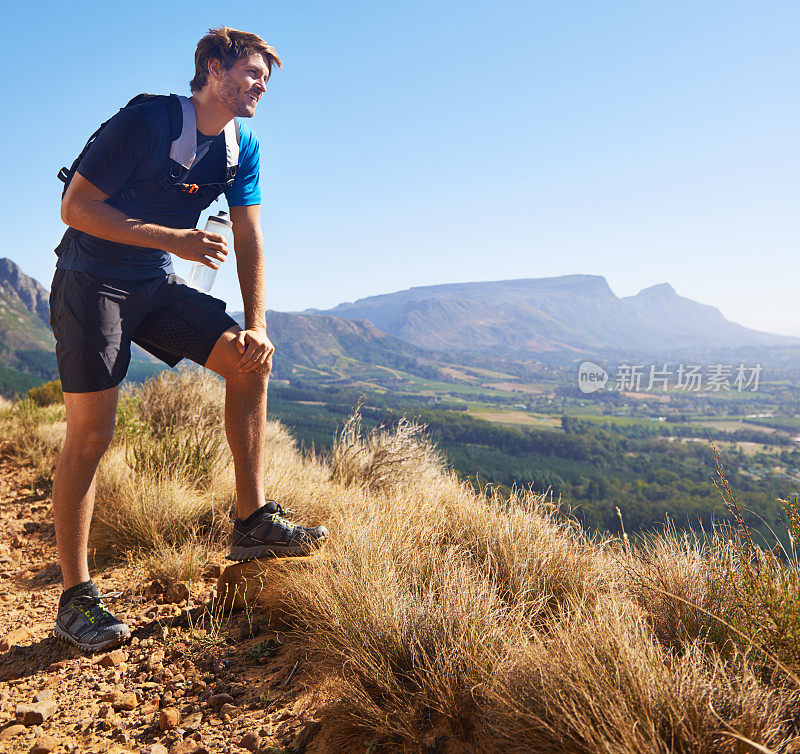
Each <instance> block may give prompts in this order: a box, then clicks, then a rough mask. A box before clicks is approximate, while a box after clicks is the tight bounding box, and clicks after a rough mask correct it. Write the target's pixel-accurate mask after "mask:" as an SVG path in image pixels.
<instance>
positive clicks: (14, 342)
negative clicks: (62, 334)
mask: <svg viewBox="0 0 800 754" xmlns="http://www.w3.org/2000/svg"><path fill="white" fill-rule="evenodd" d="M49 321H50V307H49V305H48V293H47V291H46V290H45V289H44V288H43V287H42V286H41V285H40V284H39V283H38V282H37V281H36V280H34V279H33V278H31V277H28V276H27V275H25V274H24V273H23V272H22V270H20V268H19V267H18V266H17V265H16V264H14V262H12V261H11V260H10V259H0V394H2V393H4V392H6V393H8V392H18V391H21V390H27V389H28V388H29V387H32V386H33V385H36V384H38V383H40V382H42V380H44V379H52V378H53V377H54V376H55V374H56V362H55V353H54V348H55V341H54V339H53V334H52V332H51V330H50V323H49Z"/></svg>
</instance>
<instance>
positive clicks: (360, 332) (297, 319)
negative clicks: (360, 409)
mask: <svg viewBox="0 0 800 754" xmlns="http://www.w3.org/2000/svg"><path fill="white" fill-rule="evenodd" d="M232 316H233V318H234V319H235V320H236V321H237V322H238V323H239V324H240V325H242V326H244V315H243V313H242V312H234V313H232ZM267 322H268V330H269V336H270V339H271V340H272V342H273V344H274V345H275V348H276V353H277V354H278V357H277V358H276V362H275V372H274V374H275V376H276V377H277V378H279V379H281V378H283V379H288V378H291V377H292V375H308V374H309V373H317V374H319V373H327V374H330V375H333V376H336V375H338V376H340V377H342V378H348V377H349V378H353V377H358V376H359V375H361V374H364V373H368V372H371V371H374V369H371V367H378V368H383V369H385V370H388V371H390V370H392V369H400V370H403V371H404V372H408V373H409V374H416V375H421V376H429V377H437V376H439V369H438V368H437V367H436V366H435V358H436V355H435V354H433V353H430V352H427V351H425V350H424V349H421V348H419V347H417V346H414V345H412V344H410V343H407V342H404V341H402V340H400V339H399V338H396V337H394V336H392V335H387V334H386V333H384V332H381V331H380V330H378V329H377V328H375V327H374V326H373V325H372V324H371V323H370V322H365V321H359V320H349V319H344V318H341V317H327V316H312V315H307V314H287V313H284V312H276V311H267Z"/></svg>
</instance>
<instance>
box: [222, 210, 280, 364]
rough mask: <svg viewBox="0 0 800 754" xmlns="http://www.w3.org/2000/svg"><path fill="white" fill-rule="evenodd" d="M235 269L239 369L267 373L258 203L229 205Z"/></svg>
mask: <svg viewBox="0 0 800 754" xmlns="http://www.w3.org/2000/svg"><path fill="white" fill-rule="evenodd" d="M230 215H231V221H232V222H233V248H234V251H235V253H236V271H237V273H238V275H239V287H240V288H241V291H242V301H243V302H244V328H245V329H244V330H242V332H240V333H239V334H238V336H237V347H238V348H239V353H241V354H243V355H242V359H241V361H240V362H239V371H241V372H269V371H270V370H271V369H272V354H273V352H274V351H275V348H274V346H273V345H272V343H270V340H269V338H268V337H267V315H266V311H265V310H266V301H265V279H264V278H265V264H264V234H263V233H262V232H261V205H260V204H252V205H248V206H244V207H230Z"/></svg>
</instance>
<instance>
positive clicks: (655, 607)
mask: <svg viewBox="0 0 800 754" xmlns="http://www.w3.org/2000/svg"><path fill="white" fill-rule="evenodd" d="M726 546H727V544H726V541H725V540H723V539H721V538H719V537H716V536H713V537H712V538H711V539H710V540H708V539H707V540H705V541H703V540H700V539H699V538H698V537H697V535H696V534H695V533H693V532H678V531H677V530H676V529H675V528H674V525H671V524H668V525H667V527H666V528H665V530H664V531H663V533H661V534H658V535H651V536H647V537H645V539H644V540H643V542H642V545H641V546H639V547H636V548H630V549H626V550H623V551H620V552H619V553H618V559H617V562H616V564H615V565H617V566H618V567H619V568H620V570H621V579H620V585H621V588H622V589H623V590H625V591H626V592H627V593H628V594H629V595H630V596H631V597H632V598H633V599H634V601H635V602H636V603H637V604H639V605H641V606H642V608H643V609H644V610H645V611H646V612H647V614H648V615H649V616H651V620H652V624H653V630H654V632H655V635H656V637H657V638H658V639H659V641H660V642H661V643H662V644H663V645H664V646H665V647H667V648H669V649H678V650H680V649H684V648H685V647H687V646H688V645H689V644H691V643H693V642H695V641H697V640H703V641H710V642H713V643H714V645H715V646H716V647H717V649H718V650H719V651H722V652H728V651H730V650H731V649H732V646H731V644H730V631H729V630H728V629H727V628H726V627H725V625H724V624H723V623H721V622H720V621H719V620H718V619H717V618H716V617H714V616H719V617H723V616H725V615H726V614H727V604H728V601H729V598H730V593H729V590H728V589H727V587H726V584H725V578H724V572H723V570H722V569H721V568H720V567H719V566H718V564H715V562H714V558H712V557H710V555H711V552H712V551H713V550H714V549H716V548H720V551H721V550H723V549H725V548H726Z"/></svg>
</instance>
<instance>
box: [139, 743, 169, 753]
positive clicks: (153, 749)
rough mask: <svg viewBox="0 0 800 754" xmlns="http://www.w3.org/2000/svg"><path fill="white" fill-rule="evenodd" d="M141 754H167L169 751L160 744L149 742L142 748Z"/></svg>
mask: <svg viewBox="0 0 800 754" xmlns="http://www.w3.org/2000/svg"><path fill="white" fill-rule="evenodd" d="M142 754H169V752H168V751H167V747H166V746H163V745H162V744H150V745H149V746H145V747H144V749H142Z"/></svg>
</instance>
